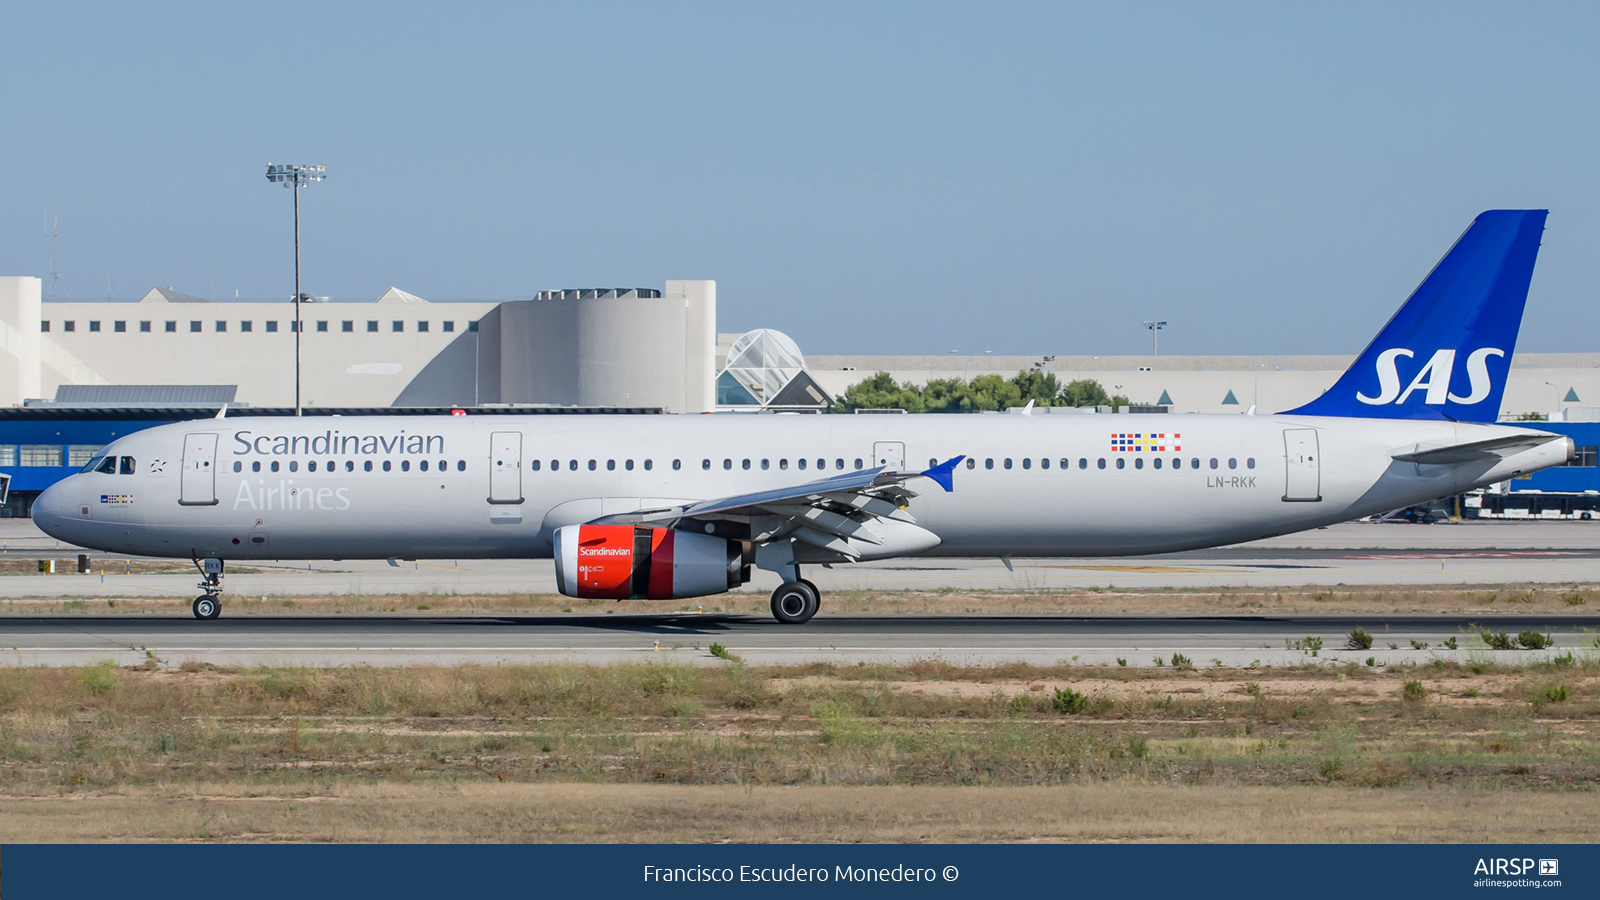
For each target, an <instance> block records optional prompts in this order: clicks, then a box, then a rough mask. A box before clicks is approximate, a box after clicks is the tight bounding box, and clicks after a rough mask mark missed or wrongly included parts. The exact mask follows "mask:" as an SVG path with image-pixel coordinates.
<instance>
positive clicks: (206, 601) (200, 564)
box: [190, 556, 223, 619]
mask: <svg viewBox="0 0 1600 900" xmlns="http://www.w3.org/2000/svg"><path fill="white" fill-rule="evenodd" d="M190 559H192V560H193V561H194V567H195V568H196V569H199V570H200V583H199V584H198V585H196V586H197V587H199V588H200V590H202V591H205V593H204V594H201V595H200V596H198V597H196V598H194V606H193V607H192V610H193V612H194V617H195V618H196V619H215V618H216V617H217V616H220V615H222V569H223V562H222V560H220V559H218V558H216V557H215V556H208V557H206V558H205V559H200V558H198V557H194V556H191V557H190Z"/></svg>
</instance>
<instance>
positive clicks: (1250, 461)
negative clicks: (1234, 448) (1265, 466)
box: [1244, 456, 1256, 469]
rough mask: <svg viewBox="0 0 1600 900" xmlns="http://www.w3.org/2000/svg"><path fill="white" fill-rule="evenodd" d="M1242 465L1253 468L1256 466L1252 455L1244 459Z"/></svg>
mask: <svg viewBox="0 0 1600 900" xmlns="http://www.w3.org/2000/svg"><path fill="white" fill-rule="evenodd" d="M1244 467H1245V468H1246V469H1254V468H1255V467H1256V458H1255V457H1254V456H1252V457H1250V458H1249V459H1247V460H1245V461H1244Z"/></svg>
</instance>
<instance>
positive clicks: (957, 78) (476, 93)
mask: <svg viewBox="0 0 1600 900" xmlns="http://www.w3.org/2000/svg"><path fill="white" fill-rule="evenodd" d="M1597 10H1600V7H1596V6H1594V5H1592V4H1591V5H1580V4H1563V3H1551V4H1538V5H1535V4H1509V3H1508V4H1498V5H1491V4H1474V3H1437V4H1397V3H1374V4H1357V3H1351V4H1287V3H1284V4H1107V3H1095V4H1039V5H1034V4H969V5H948V6H940V5H934V4H928V3H917V4H909V3H908V4H862V3H850V4H837V5H828V4H822V3H809V4H803V5H794V6H788V7H781V6H776V5H772V4H748V3H730V4H725V5H716V4H694V5H688V4H681V5H673V4H660V3H652V4H600V3H586V4H563V5H559V6H556V5H552V6H536V5H532V4H522V3H518V4H505V5H498V4H449V5H446V4H437V5H415V4H401V3H374V4H297V3H284V2H275V3H271V4H235V5H221V4H195V5H182V4H165V5H161V6H154V7H147V6H136V5H131V4H128V5H122V4H103V5H84V4H25V5H24V4H14V5H12V6H10V7H9V8H8V10H7V13H6V15H5V18H4V22H5V25H6V28H5V31H6V33H7V37H6V42H5V43H6V48H7V49H6V52H5V54H4V58H3V60H0V117H3V118H0V121H4V122H6V123H7V126H8V127H7V129H6V131H7V133H6V135H5V139H4V140H3V141H0V164H3V167H4V171H5V173H6V177H5V178H4V179H3V180H0V211H3V213H4V215H3V216H0V273H3V274H31V275H38V276H41V277H45V278H46V279H47V282H46V288H45V290H46V294H47V296H48V291H49V285H48V270H49V266H50V242H49V240H48V239H47V238H46V237H45V236H44V226H45V217H46V213H47V212H49V213H51V214H54V215H58V216H59V219H60V230H61V237H60V260H61V262H60V265H61V269H62V272H63V277H62V282H61V294H62V295H63V296H70V297H74V298H89V297H104V296H105V295H106V291H107V281H108V278H109V279H110V282H111V291H112V294H113V295H114V296H116V297H122V298H131V297H136V296H138V295H140V294H142V293H143V292H144V291H145V290H147V289H148V288H149V287H150V286H152V285H162V286H165V285H172V286H174V287H176V288H177V289H179V290H182V291H187V292H189V293H193V294H199V295H201V296H207V295H209V294H210V293H211V291H212V288H211V284H212V280H213V279H214V281H215V295H216V296H217V297H218V298H219V299H220V298H232V297H233V296H234V292H235V291H238V292H239V295H240V296H241V297H245V298H266V297H287V296H288V295H289V294H290V293H291V292H292V275H293V272H292V257H291V245H290V237H291V234H290V227H291V221H290V201H289V196H288V192H287V191H284V190H282V189H280V188H276V187H271V186H269V185H268V184H267V183H266V180H265V178H264V177H263V174H262V173H263V170H264V167H265V164H266V163H267V162H268V161H269V160H270V161H273V162H319V161H320V162H326V163H327V164H328V167H329V172H330V176H329V179H328V181H327V182H325V183H323V184H320V185H316V186H314V187H312V188H310V189H309V190H308V191H307V192H306V193H305V194H304V195H303V196H302V234H303V238H304V241H305V245H304V251H303V257H302V258H303V272H304V285H305V289H306V290H310V291H314V292H315V293H318V294H325V295H330V296H333V297H335V298H341V299H355V298H373V297H376V296H377V295H378V294H379V293H380V292H382V290H383V289H384V288H386V287H388V286H389V285H391V284H393V285H398V286H400V287H402V288H404V289H406V290H409V291H411V292H413V293H416V294H420V295H421V296H424V297H429V298H435V299H445V298H511V297H526V296H529V295H530V294H531V293H532V292H533V291H536V290H540V289H544V288H562V287H593V286H599V287H610V286H625V287H626V286H645V287H659V286H660V285H661V282H662V281H664V280H665V279H668V278H714V279H716V280H717V282H718V296H719V306H720V316H719V326H720V329H721V330H723V331H738V330H744V329H747V328H753V327H761V326H767V327H774V328H778V329H781V330H783V331H785V332H788V333H789V334H791V335H792V336H794V337H795V339H796V340H797V341H799V343H800V346H801V348H802V349H803V350H805V351H807V352H811V353H897V354H899V353H948V352H949V351H950V350H958V351H960V352H962V353H981V352H983V351H985V350H992V351H994V352H995V353H1018V354H1030V353H1040V354H1044V353H1059V354H1069V353H1093V354H1099V353H1105V354H1112V353H1136V352H1145V351H1147V349H1148V346H1149V338H1148V333H1147V332H1145V330H1144V329H1143V327H1142V325H1141V324H1140V323H1141V320H1143V319H1148V318H1152V317H1160V318H1164V319H1166V320H1168V321H1169V322H1170V323H1171V324H1170V326H1169V328H1168V330H1167V331H1166V332H1164V333H1163V336H1162V349H1163V351H1164V352H1166V353H1185V354H1202V353H1355V352H1357V351H1359V350H1360V349H1361V347H1362V346H1363V345H1364V344H1365V343H1366V341H1367V340H1368V339H1369V338H1370V337H1371V336H1372V335H1373V334H1374V333H1376V332H1377V330H1378V329H1379V328H1380V327H1381V325H1382V324H1383V322H1384V321H1385V320H1386V319H1387V317H1388V316H1389V315H1390V313H1391V312H1393V310H1394V309H1395V308H1396V307H1397V306H1398V305H1399V303H1400V302H1401V301H1402V300H1403V299H1404V297H1405V296H1406V294H1407V293H1408V292H1409V291H1410V290H1411V288H1412V287H1414V286H1415V285H1416V283H1417V282H1418V281H1420V280H1421V278H1422V277H1423V275H1425V274H1426V272H1427V270H1428V269H1429V268H1430V267H1431V266H1432V264H1433V263H1434V262H1435V261H1436V260H1437V259H1438V258H1439V256H1440V255H1442V254H1443V253H1444V251H1445V250H1446V249H1447V248H1448V246H1449V245H1450V243H1451V242H1452V241H1453V240H1454V239H1455V238H1456V236H1457V235H1459V234H1460V232H1461V231H1462V230H1463V229H1464V228H1465V227H1466V226H1467V224H1468V223H1469V222H1470V221H1471V219H1472V217H1473V215H1475V214H1476V213H1477V212H1479V211H1481V210H1483V209H1487V208H1492V207H1502V206H1503V207H1544V208H1549V209H1550V210H1551V216H1550V220H1549V226H1548V229H1547V231H1546V233H1545V242H1544V248H1543V250H1542V251H1541V256H1540V261H1539V265H1538V269H1537V271H1536V274H1535V276H1534V283H1533V291H1532V294H1531V296H1530V302H1529V306H1528V313H1527V317H1526V319H1525V323H1524V329H1523V335H1522V340H1521V342H1520V344H1519V349H1522V350H1530V351H1588V350H1596V349H1600V347H1596V346H1595V335H1596V334H1600V331H1597V326H1600V304H1597V303H1596V302H1595V300H1596V296H1595V295H1596V289H1595V284H1596V281H1595V277H1594V276H1595V271H1594V270H1595V261H1596V254H1595V250H1596V247H1597V246H1600V174H1597V173H1600V153H1597V151H1600V116H1597V111H1600V107H1597V99H1596V85H1597V84H1600V78H1597V75H1600V71H1597V69H1600V54H1597V53H1596V52H1595V49H1594V48H1595V47H1597V46H1600V40H1597V38H1600V27H1597V24H1600V22H1597V20H1600V12H1597Z"/></svg>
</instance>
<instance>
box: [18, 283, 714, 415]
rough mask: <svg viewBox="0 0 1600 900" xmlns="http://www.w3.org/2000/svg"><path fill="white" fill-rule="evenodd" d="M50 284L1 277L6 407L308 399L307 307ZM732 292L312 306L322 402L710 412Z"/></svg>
mask: <svg viewBox="0 0 1600 900" xmlns="http://www.w3.org/2000/svg"><path fill="white" fill-rule="evenodd" d="M40 289H41V283H40V280H39V279H37V278H0V337H3V339H4V350H5V352H4V354H3V357H4V359H3V360H0V370H3V375H4V383H3V384H0V405H3V406H15V405H18V404H21V403H23V402H24V401H27V400H34V399H39V398H43V399H46V400H49V399H51V398H54V397H55V395H56V391H57V389H58V388H60V387H61V386H64V385H129V384H137V385H223V384H226V385H236V386H237V391H236V393H235V401H236V402H238V403H242V404H248V405H250V406H257V407H285V406H293V405H294V386H295V385H294V352H295V351H294V341H295V334H294V305H293V304H292V303H290V302H287V301H284V302H237V301H221V302H217V301H208V300H205V299H202V298H199V297H193V296H190V295H187V294H182V293H179V292H177V291H174V290H171V289H159V288H157V289H152V290H151V291H150V292H149V293H147V294H145V295H144V297H142V298H141V299H139V300H138V301H135V302H127V301H122V302H115V301H103V300H73V301H58V302H50V303H43V302H41V299H40ZM716 302H717V299H716V283H715V282H712V281H668V282H667V283H666V286H665V290H656V289H587V290H571V291H544V292H541V293H540V294H539V295H537V297H536V298H535V299H533V300H521V301H510V302H503V303H502V302H443V303H431V302H429V301H427V300H424V299H422V298H420V297H417V296H414V295H412V294H408V293H406V292H405V291H402V290H399V289H398V288H390V289H389V290H387V291H385V292H384V293H383V294H382V295H381V296H380V297H378V298H377V299H376V300H372V301H367V302H320V303H302V304H301V305H300V317H301V322H302V327H303V331H302V333H301V384H302V389H301V396H302V400H303V403H304V405H306V406H324V407H385V406H474V405H485V404H539V405H557V406H593V407H633V408H638V407H646V408H658V409H662V410H666V411H669V412H705V411H708V410H710V409H712V408H713V407H714V405H715V396H716V392H715V381H716V372H715V370H714V366H715V355H716V346H717V341H716Z"/></svg>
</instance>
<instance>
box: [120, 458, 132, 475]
mask: <svg viewBox="0 0 1600 900" xmlns="http://www.w3.org/2000/svg"><path fill="white" fill-rule="evenodd" d="M117 471H118V472H120V473H121V474H123V475H132V474H133V457H131V456H124V457H123V458H122V467H121V468H120V469H118V470H117Z"/></svg>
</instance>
